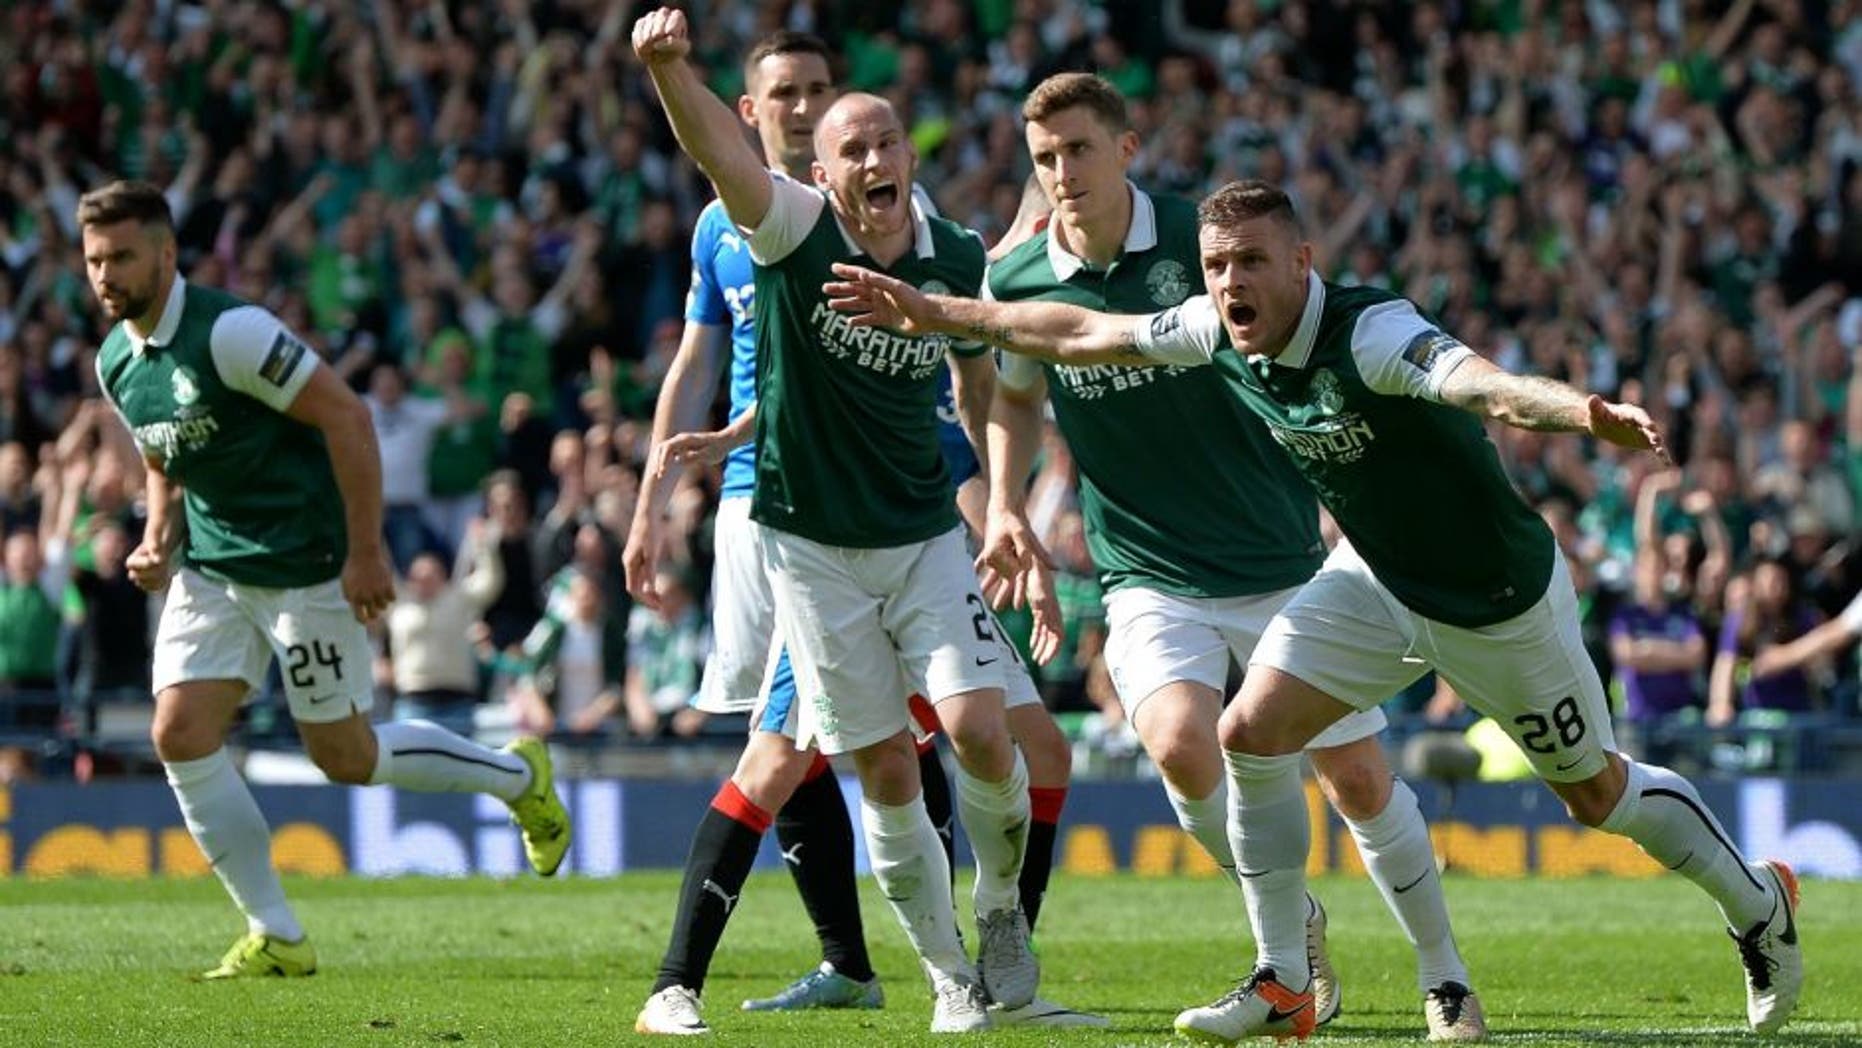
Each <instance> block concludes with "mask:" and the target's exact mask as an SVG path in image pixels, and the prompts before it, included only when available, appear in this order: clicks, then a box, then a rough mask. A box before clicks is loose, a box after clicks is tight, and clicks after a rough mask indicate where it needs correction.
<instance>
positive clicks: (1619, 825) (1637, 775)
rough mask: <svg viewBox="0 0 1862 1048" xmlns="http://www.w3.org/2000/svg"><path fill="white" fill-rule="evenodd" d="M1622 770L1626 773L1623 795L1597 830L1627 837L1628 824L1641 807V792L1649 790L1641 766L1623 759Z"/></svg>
mask: <svg viewBox="0 0 1862 1048" xmlns="http://www.w3.org/2000/svg"><path fill="white" fill-rule="evenodd" d="M1623 768H1624V770H1625V771H1626V772H1627V774H1626V775H1625V776H1624V779H1623V795H1622V796H1621V797H1618V798H1617V799H1616V807H1614V808H1611V809H1610V814H1609V815H1608V816H1607V817H1606V818H1605V819H1604V820H1603V822H1601V823H1599V824H1598V826H1597V828H1598V829H1600V830H1603V831H1604V832H1605V833H1614V834H1617V835H1618V836H1624V837H1626V836H1629V824H1630V823H1631V822H1633V821H1634V820H1635V818H1636V809H1638V808H1640V807H1641V806H1642V791H1643V790H1646V789H1648V788H1649V773H1648V769H1646V768H1645V767H1644V766H1643V765H1641V764H1638V763H1636V762H1635V761H1632V760H1629V759H1628V758H1625V759H1624V760H1623Z"/></svg>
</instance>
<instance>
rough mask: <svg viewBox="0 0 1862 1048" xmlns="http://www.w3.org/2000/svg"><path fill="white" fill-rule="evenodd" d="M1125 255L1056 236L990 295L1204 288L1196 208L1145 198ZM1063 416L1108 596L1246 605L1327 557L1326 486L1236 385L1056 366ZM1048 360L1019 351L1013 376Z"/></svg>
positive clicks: (1010, 367) (1131, 297)
mask: <svg viewBox="0 0 1862 1048" xmlns="http://www.w3.org/2000/svg"><path fill="white" fill-rule="evenodd" d="M1131 193H1132V216H1131V229H1130V231H1129V232H1128V233H1127V234H1126V237H1125V245H1124V248H1123V250H1122V251H1121V252H1120V254H1119V257H1118V258H1117V259H1115V260H1114V261H1113V262H1112V264H1111V265H1109V266H1107V267H1106V268H1105V269H1104V270H1095V269H1091V268H1088V267H1087V266H1086V265H1085V264H1084V263H1082V262H1081V261H1080V260H1079V259H1078V258H1076V257H1074V256H1073V255H1070V254H1068V253H1067V252H1066V250H1065V249H1064V248H1062V247H1061V246H1060V245H1059V244H1058V243H1057V242H1056V241H1055V239H1054V233H1053V230H1052V228H1051V227H1050V229H1049V231H1048V233H1047V235H1046V236H1042V237H1036V238H1035V239H1033V240H1030V241H1028V242H1027V243H1025V244H1022V245H1021V246H1019V247H1017V248H1016V249H1015V250H1013V251H1011V252H1010V253H1009V254H1008V255H1006V256H1005V257H1003V258H1002V259H1000V260H999V261H997V262H996V263H995V264H994V265H992V266H991V267H990V269H989V289H988V290H989V295H990V297H992V298H995V299H998V300H1000V301H1004V302H1016V301H1026V300H1031V299H1041V300H1047V301H1054V302H1068V303H1071V304H1073V305H1078V306H1085V307H1086V308H1088V309H1095V310H1099V311H1101V312H1107V313H1145V312H1152V311H1155V310H1157V309H1160V308H1168V307H1170V306H1174V305H1177V304H1178V303H1180V302H1182V301H1183V300H1184V299H1186V298H1188V297H1189V296H1190V295H1191V294H1192V293H1194V292H1195V290H1196V289H1197V288H1198V287H1199V286H1200V285H1199V284H1198V283H1197V280H1198V274H1199V273H1200V272H1201V261H1200V258H1199V254H1198V249H1197V242H1196V205H1194V204H1191V203H1190V202H1188V201H1186V200H1181V199H1178V198H1176V197H1150V196H1147V195H1146V194H1145V193H1143V192H1142V191H1140V190H1139V189H1138V188H1137V187H1135V186H1133V187H1132V188H1131ZM1045 372H1046V375H1047V389H1048V397H1049V399H1050V400H1051V401H1052V403H1053V405H1054V419H1055V421H1056V422H1058V423H1059V425H1060V431H1061V434H1062V435H1064V436H1065V437H1066V438H1067V447H1068V448H1070V449H1071V450H1072V452H1073V457H1074V460H1075V461H1076V462H1077V463H1078V465H1079V469H1080V514H1081V517H1082V518H1083V519H1084V520H1085V522H1086V541H1087V548H1088V549H1089V550H1090V551H1091V553H1092V556H1093V563H1094V565H1095V566H1097V568H1098V570H1099V577H1100V579H1101V581H1102V583H1103V584H1104V586H1105V587H1106V589H1108V590H1116V589H1119V588H1121V587H1124V586H1143V587H1145V588H1147V589H1156V590H1161V591H1163V592H1166V593H1174V594H1178V595H1180V596H1188V597H1238V596H1247V595H1252V594H1257V593H1271V592H1273V591H1275V590H1282V589H1286V588H1288V587H1290V586H1297V585H1299V584H1300V583H1302V582H1305V581H1306V580H1307V579H1309V578H1311V577H1312V574H1313V572H1314V571H1316V570H1318V567H1319V561H1320V559H1321V558H1322V557H1323V556H1324V553H1325V546H1324V543H1323V542H1322V541H1321V540H1320V537H1319V511H1318V507H1317V505H1316V503H1315V502H1314V499H1313V493H1312V488H1311V487H1310V486H1309V485H1308V484H1307V483H1306V481H1305V479H1304V478H1302V477H1301V476H1300V474H1299V470H1298V469H1296V468H1295V467H1294V465H1293V463H1292V462H1290V461H1288V460H1287V457H1286V456H1285V455H1282V454H1281V453H1280V451H1279V449H1277V448H1275V447H1274V443H1273V439H1272V438H1271V437H1270V436H1269V435H1268V432H1267V427H1266V426H1265V425H1263V424H1262V423H1261V421H1260V420H1259V419H1257V418H1255V416H1254V414H1253V413H1252V412H1250V411H1249V410H1248V409H1247V408H1246V407H1244V406H1243V405H1242V404H1240V403H1238V402H1237V401H1236V399H1235V397H1234V395H1233V394H1232V393H1230V392H1229V391H1228V387H1227V384H1226V383H1225V382H1224V381H1223V379H1222V376H1220V375H1218V374H1216V373H1215V372H1214V371H1213V370H1211V369H1207V368H1197V367H1176V366H1172V367H1150V368H1145V367H1139V368H1133V367H1121V366H1103V367H1064V366H1056V365H1047V366H1046V367H1045ZM1033 375H1034V364H1033V362H1032V361H1031V360H1029V359H1028V358H1025V357H1018V356H1015V355H1013V354H1009V355H1006V356H1005V358H1004V362H1003V368H1002V379H1001V381H1002V382H1003V384H1005V385H1009V386H1019V387H1022V388H1026V387H1027V386H1029V385H1031V384H1032V381H1033Z"/></svg>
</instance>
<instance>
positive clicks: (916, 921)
mask: <svg viewBox="0 0 1862 1048" xmlns="http://www.w3.org/2000/svg"><path fill="white" fill-rule="evenodd" d="M860 828H861V829H862V830H863V831H864V832H865V833H866V854H867V857H868V859H869V860H870V862H871V863H872V866H873V877H874V878H875V879H877V880H878V881H879V890H880V894H882V895H884V896H885V897H886V902H887V903H889V904H890V905H891V906H892V912H893V913H894V914H896V915H897V916H898V918H899V924H900V925H901V926H902V927H904V929H905V937H906V938H907V939H910V940H911V943H912V949H914V950H916V951H918V956H919V957H920V958H921V959H923V960H924V961H925V963H926V964H928V965H930V966H931V967H932V968H934V969H936V970H937V971H939V972H941V973H943V974H945V975H956V974H962V975H966V976H968V977H969V978H971V979H974V978H975V977H976V971H975V969H974V968H972V967H971V965H970V960H969V957H968V956H967V955H965V953H964V951H963V941H962V940H961V939H959V938H958V936H957V911H956V907H955V906H954V905H953V904H952V902H951V898H950V861H949V860H948V859H946V858H944V846H943V844H941V843H939V841H938V836H937V827H935V826H933V825H931V816H929V815H927V814H926V813H925V799H924V796H923V795H922V794H920V795H919V796H917V797H913V798H912V799H911V801H910V802H909V803H906V804H899V805H891V804H880V803H879V802H877V801H875V800H873V799H872V798H870V797H867V798H862V799H861V801H860Z"/></svg>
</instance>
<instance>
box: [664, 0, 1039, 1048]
mask: <svg viewBox="0 0 1862 1048" xmlns="http://www.w3.org/2000/svg"><path fill="white" fill-rule="evenodd" d="M690 47H691V44H690V40H689V39H688V36H687V31H686V24H685V16H684V14H683V13H681V12H678V11H671V10H666V9H661V10H658V11H655V12H653V13H652V14H649V15H647V16H646V17H645V18H643V19H641V20H640V21H639V22H638V23H636V25H635V27H634V49H635V52H636V53H637V54H638V55H639V56H640V58H641V59H642V61H644V62H645V63H646V65H647V68H648V71H649V72H650V74H651V75H652V77H653V81H654V84H655V86H656V87H657V88H658V90H659V95H660V100H661V103H662V105H664V107H665V109H666V113H667V116H668V118H669V120H670V121H671V123H672V127H673V130H674V132H675V133H676V134H677V136H678V138H679V141H680V144H681V145H682V146H684V148H685V150H686V151H687V152H688V153H689V154H691V155H692V157H693V158H694V159H695V160H697V162H698V164H699V166H700V167H701V168H702V169H703V170H704V171H705V172H706V174H707V175H708V176H710V178H711V180H712V182H713V183H714V184H715V185H716V187H717V190H718V196H719V199H720V200H721V201H722V202H723V207H724V210H725V213H726V214H727V215H728V216H729V218H730V219H731V221H732V223H733V224H734V225H735V226H736V227H737V228H738V229H739V230H741V231H743V234H744V240H745V244H746V247H747V248H748V250H749V252H750V255H751V258H752V259H753V260H754V261H755V262H756V299H757V308H756V336H757V350H758V352H757V378H758V382H757V392H758V401H757V412H756V416H755V418H756V422H755V425H756V440H757V450H756V470H755V481H754V493H753V495H752V496H751V506H750V516H751V518H752V520H754V521H756V523H757V524H758V525H759V527H758V528H757V529H756V534H757V541H758V545H759V548H760V551H761V554H762V556H763V559H764V562H765V564H766V567H767V569H768V571H769V573H770V581H771V588H772V591H773V595H774V602H775V607H776V621H777V623H778V625H779V626H780V628H781V633H782V637H783V639H784V641H785V642H786V645H787V648H788V653H789V657H790V660H791V663H792V666H793V671H794V674H795V682H796V687H797V690H798V698H799V700H800V701H799V702H798V703H797V706H798V709H797V713H798V729H797V732H798V735H797V741H798V743H800V744H803V745H806V744H809V743H815V744H817V745H819V747H820V749H821V751H822V752H823V753H828V754H833V753H842V752H845V753H851V754H852V755H853V759H854V764H855V767H856V768H857V770H858V772H859V775H860V779H861V784H862V787H863V791H864V794H865V800H864V802H863V804H862V808H861V821H862V824H863V828H864V830H865V832H866V837H867V846H868V854H869V855H870V857H871V860H872V864H873V869H874V873H875V875H876V876H877V877H878V879H879V882H880V885H881V887H882V889H883V890H884V892H885V894H886V897H887V899H888V901H889V902H891V904H892V905H893V907H894V910H895V911H896V912H897V914H898V916H899V920H900V923H901V924H902V925H903V926H904V928H905V930H906V934H907V936H908V938H910V939H911V941H912V944H913V947H914V948H915V949H916V950H917V952H918V955H919V957H920V958H921V959H922V960H923V962H924V964H925V968H926V971H927V973H928V974H929V976H930V978H931V982H932V985H933V987H934V989H935V991H936V1005H935V1011H934V1016H933V1020H932V1028H933V1029H934V1030H937V1031H950V1032H957V1031H963V1030H974V1029H981V1028H984V1027H987V1026H988V1025H989V1016H988V1012H987V1004H988V1001H989V1000H992V999H993V1000H994V1001H995V1002H996V1003H998V1004H1000V1005H1002V1006H1003V1007H1005V1008H1018V1007H1022V1006H1024V1005H1027V1004H1029V1003H1030V1002H1031V1001H1032V1000H1033V997H1034V991H1035V987H1036V984H1037V981H1038V974H1039V969H1038V964H1037V963H1036V961H1035V958H1034V955H1033V953H1032V951H1031V950H1030V949H1029V946H1028V929H1027V919H1026V915H1025V914H1024V912H1023V910H1022V907H1021V905H1020V902H1019V900H1018V898H1017V883H1016V882H1017V877H1018V875H1019V873H1020V870H1021V865H1022V856H1023V853H1024V850H1025V848H1026V844H1027V835H1028V824H1029V817H1030V812H1029V798H1028V789H1027V788H1028V777H1027V770H1026V768H1025V766H1024V765H1023V763H1022V761H1021V759H1020V757H1019V756H1018V755H1017V753H1016V750H1015V747H1014V745H1013V743H1012V742H1011V740H1010V737H1009V734H1008V729H1007V723H1006V718H1005V716H1004V713H1003V690H1002V685H1003V680H1004V678H1003V669H1004V668H1005V667H1004V664H1003V660H1004V659H1007V658H1012V656H1010V655H1009V654H1008V653H1007V651H1006V650H1005V649H1006V644H1005V642H1004V641H1003V640H1001V639H1000V638H999V637H998V636H997V632H996V631H995V630H994V628H993V627H992V624H991V622H990V617H989V615H988V611H987V608H986V606H985V605H984V603H983V600H982V597H981V595H980V594H979V593H978V592H977V588H976V582H975V577H974V575H973V574H972V573H971V571H970V566H969V558H968V555H967V553H966V551H965V548H964V543H963V533H962V527H961V525H960V524H959V522H958V520H957V515H956V513H955V510H954V508H953V506H952V500H951V496H950V481H949V475H948V472H947V470H946V468H945V465H944V461H943V458H942V456H941V455H940V454H939V450H938V443H937V410H936V393H937V374H938V371H939V369H941V368H943V367H944V366H945V357H946V354H947V353H956V354H958V355H959V356H970V357H976V356H981V355H982V354H984V353H985V348H984V347H982V346H980V345H976V344H974V343H957V342H954V341H953V340H950V339H947V338H924V339H918V338H897V337H894V336H891V335H881V336H878V337H869V336H868V335H866V334H864V333H861V332H857V331H855V330H853V329H851V328H849V327H848V326H847V325H846V324H845V323H844V322H842V321H840V320H839V318H837V317H836V316H835V315H834V314H833V313H831V312H830V311H829V310H828V308H827V304H826V301H825V297H824V296H823V295H822V293H821V285H822V283H823V282H824V281H826V280H827V279H830V278H831V273H830V271H829V269H828V267H829V265H830V264H831V263H832V262H834V261H838V260H842V259H847V258H852V257H864V258H867V259H869V260H871V261H873V262H875V263H877V264H879V265H882V266H886V267H888V268H890V269H891V270H892V271H893V272H896V273H899V274H901V275H903V276H905V277H907V278H909V279H911V280H913V281H916V282H919V283H933V284H935V285H936V286H939V287H943V288H952V289H956V290H961V291H968V292H970V293H974V292H975V291H976V289H977V288H978V287H979V286H980V283H981V279H982V269H983V250H982V245H981V244H980V243H979V242H978V241H977V240H976V239H975V237H973V236H971V235H970V234H969V233H968V232H967V231H964V230H962V229H961V228H959V227H957V226H955V225H952V224H951V223H949V222H946V221H944V220H942V219H939V218H932V217H927V216H925V215H923V214H921V213H919V211H918V209H916V208H914V207H913V206H912V204H911V198H910V187H911V185H912V175H913V172H914V170H915V167H916V157H915V155H914V153H913V152H912V149H911V146H910V144H909V142H908V141H907V139H906V138H905V135H904V129H903V128H902V127H901V126H900V125H899V121H898V117H897V116H896V115H895V114H894V113H893V112H892V109H891V107H890V106H888V105H887V104H886V103H885V101H884V100H882V99H879V98H876V97H874V96H871V95H861V94H855V95H847V96H844V97H842V98H841V99H839V100H838V101H836V102H835V103H834V104H833V105H832V106H830V107H829V108H828V110H827V111H826V112H825V113H824V114H823V115H822V116H821V118H820V119H819V121H818V122H817V123H816V125H815V128H814V142H815V155H816V157H817V160H816V162H815V164H814V165H813V167H812V170H811V173H812V175H813V178H814V182H815V184H816V185H817V186H818V187H819V188H814V189H811V188H808V187H805V186H804V185H802V184H801V183H799V182H797V181H795V180H793V179H789V178H786V177H779V176H773V175H772V174H771V173H770V172H769V171H768V170H767V169H766V168H765V167H764V166H763V164H762V163H761V161H760V160H759V159H758V158H757V156H756V155H755V153H753V152H752V151H751V150H750V149H749V148H748V147H747V145H746V144H745V143H744V141H743V138H742V134H741V130H740V128H739V126H738V124H737V121H736V118H735V117H734V116H733V115H732V114H731V112H730V111H729V110H728V109H727V108H726V107H725V106H724V105H723V104H722V103H720V102H719V101H718V100H717V98H716V97H715V96H714V95H712V94H711V92H710V90H709V89H707V88H706V87H705V86H704V84H703V82H702V81H700V80H699V78H698V76H697V74H696V73H695V72H694V71H693V69H692V68H691V66H690V65H688V64H687V63H686V61H685V56H686V54H687V53H688V52H689V50H690ZM920 680H922V681H923V682H924V687H925V692H926V695H927V697H928V698H929V699H930V700H931V701H932V702H933V703H935V704H936V705H937V712H938V715H939V719H940V720H941V722H942V723H943V726H944V728H945V730H946V731H947V732H948V734H949V735H950V738H951V742H952V745H953V747H954V748H955V750H956V753H957V760H958V764H959V772H958V782H957V791H956V792H957V806H958V808H959V810H960V812H961V813H962V819H963V823H964V826H965V827H966V828H967V829H968V831H969V835H970V839H971V843H972V846H973V848H974V850H975V852H976V856H977V881H976V888H975V904H976V912H977V915H978V925H979V932H980V938H981V944H980V961H979V963H978V964H977V965H975V966H972V964H971V963H970V961H969V959H968V957H967V956H966V954H965V951H964V947H963V944H962V941H961V939H960V938H959V936H958V934H957V925H956V917H955V912H954V909H953V907H952V900H951V898H950V893H949V891H948V890H947V888H946V885H947V883H948V878H949V866H948V860H947V859H946V858H945V855H944V850H943V847H942V845H941V843H940V842H939V840H938V835H937V830H936V828H935V827H934V826H933V825H932V823H931V820H930V818H929V816H928V815H927V814H926V812H925V806H924V801H923V798H922V796H921V795H920V784H919V769H918V758H917V754H916V749H915V746H914V745H913V741H912V732H911V730H910V725H911V714H910V712H909V710H908V707H907V704H906V698H905V696H906V694H907V690H908V684H907V682H908V681H920ZM985 987H987V997H985Z"/></svg>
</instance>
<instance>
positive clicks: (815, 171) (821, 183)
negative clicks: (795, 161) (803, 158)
mask: <svg viewBox="0 0 1862 1048" xmlns="http://www.w3.org/2000/svg"><path fill="white" fill-rule="evenodd" d="M808 173H809V174H810V175H812V176H814V179H815V186H816V187H817V188H819V189H832V188H833V184H832V183H831V182H829V181H828V169H827V168H825V167H823V166H822V164H821V161H819V160H811V161H809V163H808Z"/></svg>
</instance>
